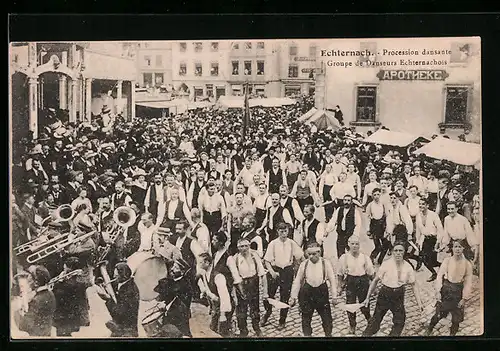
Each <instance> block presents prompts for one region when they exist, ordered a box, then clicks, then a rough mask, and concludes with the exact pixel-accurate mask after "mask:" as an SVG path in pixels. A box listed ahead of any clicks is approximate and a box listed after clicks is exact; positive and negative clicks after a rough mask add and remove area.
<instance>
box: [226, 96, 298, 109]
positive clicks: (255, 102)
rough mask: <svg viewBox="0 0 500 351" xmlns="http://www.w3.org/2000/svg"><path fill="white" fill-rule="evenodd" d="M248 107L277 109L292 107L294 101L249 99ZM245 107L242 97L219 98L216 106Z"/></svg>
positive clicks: (286, 99) (284, 99)
mask: <svg viewBox="0 0 500 351" xmlns="http://www.w3.org/2000/svg"><path fill="white" fill-rule="evenodd" d="M248 103H249V105H250V107H254V106H262V107H279V106H286V105H293V104H295V103H296V101H295V100H292V99H290V98H259V99H249V100H248ZM244 105H245V98H244V97H243V96H221V97H220V98H219V100H218V101H217V106H218V107H220V108H243V107H244Z"/></svg>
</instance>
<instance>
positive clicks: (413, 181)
mask: <svg viewBox="0 0 500 351" xmlns="http://www.w3.org/2000/svg"><path fill="white" fill-rule="evenodd" d="M412 185H415V186H416V187H417V188H418V192H419V193H423V192H424V191H425V188H426V187H427V178H425V177H423V176H421V175H420V166H415V167H414V168H413V175H412V176H411V177H410V179H408V185H407V186H406V187H407V188H408V189H410V187H411V186H412Z"/></svg>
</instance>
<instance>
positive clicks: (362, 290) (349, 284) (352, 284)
mask: <svg viewBox="0 0 500 351" xmlns="http://www.w3.org/2000/svg"><path fill="white" fill-rule="evenodd" d="M369 287H370V279H369V278H368V276H367V275H366V274H365V275H363V276H360V277H355V276H352V275H348V276H347V278H346V292H345V297H346V303H347V304H351V303H356V302H359V303H361V302H363V301H365V299H366V295H368V289H369ZM356 299H357V301H356ZM361 313H363V315H364V316H365V318H366V320H367V321H368V320H370V308H368V307H361ZM347 317H348V318H349V325H350V326H351V328H355V327H356V312H353V313H351V312H347Z"/></svg>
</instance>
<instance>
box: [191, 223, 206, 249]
mask: <svg viewBox="0 0 500 351" xmlns="http://www.w3.org/2000/svg"><path fill="white" fill-rule="evenodd" d="M194 230H196V232H193V233H192V234H196V238H193V239H194V240H196V241H197V242H198V245H199V246H200V248H201V250H202V251H203V252H208V253H210V233H209V231H208V227H207V226H206V225H205V224H204V223H202V222H200V223H198V224H197V225H195V228H194Z"/></svg>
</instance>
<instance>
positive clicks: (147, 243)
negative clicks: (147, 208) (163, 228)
mask: <svg viewBox="0 0 500 351" xmlns="http://www.w3.org/2000/svg"><path fill="white" fill-rule="evenodd" d="M137 230H138V231H139V234H140V236H141V243H140V245H139V250H138V251H150V250H152V249H153V245H154V242H153V240H154V239H155V237H154V235H155V233H156V231H157V230H158V226H157V225H155V224H154V223H153V215H152V214H151V213H148V212H146V213H143V214H142V216H141V221H140V222H139V224H138V225H137Z"/></svg>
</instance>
